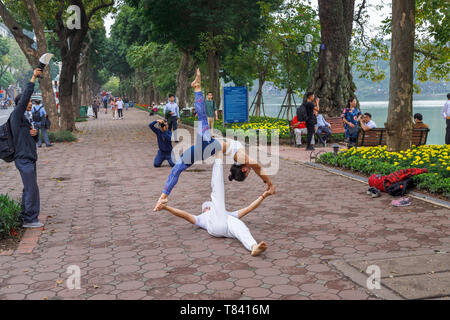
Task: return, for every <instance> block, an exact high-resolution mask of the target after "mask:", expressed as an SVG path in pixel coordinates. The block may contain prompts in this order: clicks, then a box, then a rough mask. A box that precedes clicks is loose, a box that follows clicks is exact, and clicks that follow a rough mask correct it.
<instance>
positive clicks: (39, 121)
mask: <svg viewBox="0 0 450 320" xmlns="http://www.w3.org/2000/svg"><path fill="white" fill-rule="evenodd" d="M31 114H32V115H33V122H34V126H35V128H36V129H37V130H38V137H39V139H38V142H37V145H38V148H40V147H42V138H43V139H44V142H45V145H46V146H47V147H48V148H50V147H53V144H51V143H50V139H49V138H48V133H47V117H48V116H47V112H45V108H44V106H43V105H42V103H41V101H40V100H36V101H35V105H34V106H33V108H31ZM41 135H42V138H41Z"/></svg>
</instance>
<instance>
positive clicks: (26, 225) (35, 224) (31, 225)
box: [22, 221, 44, 228]
mask: <svg viewBox="0 0 450 320" xmlns="http://www.w3.org/2000/svg"><path fill="white" fill-rule="evenodd" d="M43 226H44V224H43V223H41V222H39V221H38V222H31V223H24V224H23V225H22V228H42V227H43Z"/></svg>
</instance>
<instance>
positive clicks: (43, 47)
mask: <svg viewBox="0 0 450 320" xmlns="http://www.w3.org/2000/svg"><path fill="white" fill-rule="evenodd" d="M25 5H26V7H27V10H28V13H29V16H30V20H31V24H32V26H33V29H34V32H35V35H36V40H37V50H35V49H34V48H33V47H32V45H33V40H32V39H30V38H29V37H28V36H26V35H25V34H24V33H23V29H22V27H21V26H20V24H19V23H17V21H16V20H15V19H14V17H13V16H12V15H11V14H10V13H9V11H8V9H7V8H6V6H5V5H4V4H3V2H2V1H0V16H1V17H2V20H3V23H4V24H5V25H6V26H7V27H8V29H9V30H10V31H11V33H12V35H13V36H14V39H15V40H16V42H17V44H18V45H19V47H20V49H21V50H22V52H23V53H24V55H25V57H26V59H27V61H28V63H29V64H30V65H31V67H32V68H36V67H38V66H39V57H40V56H42V55H43V54H44V53H46V52H47V41H46V39H45V33H44V25H43V23H42V21H41V18H40V16H39V14H38V12H37V8H36V5H35V3H34V2H33V1H31V0H26V1H25ZM39 86H40V89H41V93H42V100H43V103H44V106H45V110H46V112H47V114H48V117H49V119H50V121H51V123H52V127H51V130H52V131H56V130H58V111H57V108H56V102H55V95H54V92H53V85H52V79H51V76H50V71H49V68H48V67H47V68H45V69H44V72H43V75H42V77H41V78H39Z"/></svg>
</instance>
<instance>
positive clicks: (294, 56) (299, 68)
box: [273, 1, 320, 92]
mask: <svg viewBox="0 0 450 320" xmlns="http://www.w3.org/2000/svg"><path fill="white" fill-rule="evenodd" d="M274 34H275V35H276V37H278V39H277V40H278V41H279V43H280V47H281V50H279V51H277V52H276V55H275V57H276V59H277V61H278V62H279V66H278V70H277V71H278V72H277V73H276V75H275V77H274V78H273V82H274V83H275V85H276V86H277V87H279V88H280V89H287V88H292V89H293V90H296V91H297V92H301V91H304V90H305V89H306V88H307V87H308V84H309V72H312V70H314V69H315V68H316V65H317V59H318V54H317V52H316V51H315V50H314V49H315V47H316V46H317V45H319V44H320V22H319V19H318V16H317V12H316V11H315V10H314V9H313V8H312V7H311V6H309V5H305V4H303V2H302V1H290V2H286V3H285V4H284V5H283V6H282V7H281V9H280V13H279V15H278V16H277V20H276V30H275V31H274ZM307 34H310V35H312V36H313V42H312V43H311V51H310V53H309V62H310V65H309V68H308V53H306V52H305V51H304V50H302V52H301V53H299V52H298V50H297V48H298V46H299V45H302V46H304V45H305V44H306V42H305V36H306V35H307Z"/></svg>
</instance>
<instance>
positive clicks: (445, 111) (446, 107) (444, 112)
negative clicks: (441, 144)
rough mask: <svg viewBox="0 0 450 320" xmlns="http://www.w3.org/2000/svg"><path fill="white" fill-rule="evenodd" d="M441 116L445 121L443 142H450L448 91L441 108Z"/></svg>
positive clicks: (449, 97)
mask: <svg viewBox="0 0 450 320" xmlns="http://www.w3.org/2000/svg"><path fill="white" fill-rule="evenodd" d="M442 117H443V118H444V119H445V121H446V122H447V130H446V133H445V144H450V93H447V102H446V103H445V105H444V109H442Z"/></svg>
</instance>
